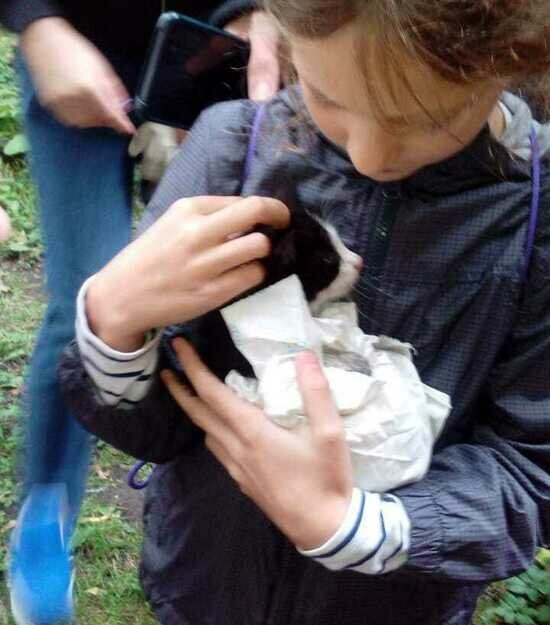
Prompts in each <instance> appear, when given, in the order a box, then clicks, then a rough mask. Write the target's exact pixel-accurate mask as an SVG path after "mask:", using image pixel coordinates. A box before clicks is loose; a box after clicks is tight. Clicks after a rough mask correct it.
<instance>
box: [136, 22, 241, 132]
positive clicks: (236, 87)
mask: <svg viewBox="0 0 550 625" xmlns="http://www.w3.org/2000/svg"><path fill="white" fill-rule="evenodd" d="M249 54H250V48H249V46H248V44H247V42H245V41H243V40H242V39H239V38H237V37H234V36H232V35H230V34H228V33H225V32H224V31H221V30H218V29H215V28H212V27H211V26H209V25H208V24H203V23H202V22H198V21H196V20H194V19H192V18H187V17H186V16H182V15H179V14H177V13H171V14H165V15H164V16H162V17H161V19H160V20H159V24H158V25H157V29H156V31H155V34H154V36H153V42H152V44H151V47H150V50H149V55H148V60H147V62H146V64H145V67H144V70H143V72H142V79H141V81H140V86H139V87H138V91H137V94H136V98H135V100H134V102H135V105H136V109H137V112H138V114H139V115H140V116H141V117H143V118H144V119H147V120H149V121H156V122H159V123H162V124H167V125H170V126H176V127H180V128H190V127H191V125H192V124H193V122H194V121H195V119H196V118H197V117H198V115H199V114H200V113H201V111H202V110H203V109H205V108H206V107H208V106H210V105H211V104H214V103H216V102H221V101H223V100H233V99H237V98H244V97H246V67H247V64H248V58H249Z"/></svg>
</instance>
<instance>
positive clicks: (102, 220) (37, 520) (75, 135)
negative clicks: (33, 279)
mask: <svg viewBox="0 0 550 625" xmlns="http://www.w3.org/2000/svg"><path fill="white" fill-rule="evenodd" d="M166 10H175V11H180V12H183V13H186V14H189V15H192V16H194V17H198V18H200V19H203V20H208V21H210V22H211V23H212V24H215V25H217V26H219V27H226V28H228V29H231V30H232V31H233V32H235V33H237V34H240V35H245V36H248V37H249V38H250V42H251V46H252V54H251V60H250V67H249V92H250V95H251V97H252V98H260V99H262V98H267V97H269V96H271V95H273V94H274V93H275V91H276V90H277V89H278V86H279V75H278V63H277V58H276V41H275V39H274V36H273V32H274V31H273V30H271V31H270V29H269V24H268V21H267V19H266V18H265V15H264V14H262V13H260V12H259V11H257V10H255V7H254V2H253V0H226V1H217V2H216V1H205V0H201V1H200V2H199V1H197V2H183V1H177V0H175V1H173V2H163V1H155V0H131V1H130V0H119V1H116V2H115V1H113V2H109V3H102V2H81V1H80V0H27V1H24V2H22V1H20V0H3V1H2V2H0V22H1V23H2V24H3V25H4V26H6V27H7V28H8V29H10V30H12V31H14V32H16V33H19V35H20V38H19V48H20V54H19V58H18V61H17V73H18V78H19V83H20V87H21V102H22V109H23V121H24V128H25V132H26V134H27V137H28V139H29V142H30V146H31V153H30V166H31V173H32V177H33V180H34V182H35V185H36V188H37V194H38V204H39V211H40V221H41V227H42V233H43V240H44V244H45V261H44V269H45V277H46V288H47V294H48V306H47V310H46V314H45V317H44V320H43V323H42V327H41V329H40V332H39V335H38V339H37V343H36V346H35V350H34V354H33V356H32V361H31V365H30V372H29V376H28V381H27V388H26V394H25V395H26V398H25V401H26V405H25V407H24V413H25V414H24V416H25V418H26V444H25V458H24V462H23V470H24V486H23V504H22V507H21V511H20V514H19V516H18V520H17V524H16V527H15V529H14V531H13V533H12V538H11V544H10V596H11V603H12V610H13V614H14V617H15V619H16V622H17V623H18V624H23V623H25V625H28V624H29V623H30V624H34V623H40V625H49V624H53V623H55V624H56V625H59V624H63V623H69V622H72V621H73V618H74V609H73V600H72V576H73V573H72V563H71V560H70V547H69V543H70V538H71V535H72V533H73V530H74V527H75V524H76V522H77V518H78V514H79V509H80V505H81V501H82V497H83V494H84V490H85V481H86V476H87V472H88V465H89V458H90V451H91V444H90V440H91V439H90V436H89V435H88V434H87V433H85V432H84V430H83V429H81V428H80V426H79V425H78V424H77V423H76V422H75V421H74V420H73V419H72V418H71V416H70V415H69V414H68V412H67V409H66V407H65V405H64V403H63V400H62V398H61V396H60V392H59V388H58V383H57V381H56V375H55V371H56V365H57V361H58V358H59V355H60V353H61V351H62V349H63V347H64V346H65V345H66V344H67V343H68V342H69V341H70V340H71V338H72V337H73V335H74V315H75V306H74V301H75V296H76V293H77V292H78V288H79V286H80V285H81V284H82V283H83V281H84V280H85V279H86V278H87V277H88V276H89V275H91V274H93V273H94V272H96V271H97V270H98V269H99V268H100V267H102V266H103V265H104V264H105V263H106V262H107V261H108V260H109V259H110V258H111V257H112V256H113V255H114V254H116V252H118V251H119V250H120V249H121V248H122V247H123V246H124V245H125V244H126V243H127V242H128V241H129V239H130V231H131V207H132V180H133V160H132V158H131V157H130V155H129V154H128V147H129V143H130V140H131V139H132V137H135V136H136V128H135V127H134V125H133V123H132V122H131V120H130V119H129V117H128V112H127V102H128V100H129V98H130V95H131V94H132V93H133V91H134V88H135V85H136V80H137V77H138V74H139V71H140V68H141V65H142V63H143V61H144V58H145V53H146V50H147V46H148V42H149V39H150V36H151V34H152V31H153V28H154V26H155V23H156V21H157V19H158V17H159V15H160V14H161V12H163V11H166ZM174 132H175V131H174V130H173V129H169V128H166V127H163V128H158V127H157V128H155V129H153V131H152V132H151V129H148V130H147V131H146V132H144V131H141V133H142V134H141V136H140V131H139V130H138V134H137V138H135V139H134V144H133V148H132V154H133V155H136V154H138V153H141V152H144V153H145V154H144V164H145V166H144V169H145V173H146V175H150V176H151V177H152V178H155V179H156V178H158V177H159V176H160V174H161V173H162V170H163V169H164V167H165V165H166V163H167V162H168V160H169V159H170V157H171V156H172V154H173V152H174V149H175V140H174V138H173V137H174ZM144 134H145V135H146V136H145V139H146V140H144V138H143V135H144ZM136 144H137V147H136ZM0 217H1V216H0ZM4 229H6V228H5V227H4Z"/></svg>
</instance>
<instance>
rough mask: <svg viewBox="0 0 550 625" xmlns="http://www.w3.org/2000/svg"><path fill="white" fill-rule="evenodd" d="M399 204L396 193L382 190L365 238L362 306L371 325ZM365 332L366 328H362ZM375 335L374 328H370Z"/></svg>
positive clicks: (366, 319)
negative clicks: (365, 272)
mask: <svg viewBox="0 0 550 625" xmlns="http://www.w3.org/2000/svg"><path fill="white" fill-rule="evenodd" d="M400 204H401V194H400V193H399V192H398V191H391V190H386V189H383V190H382V202H381V203H380V204H379V205H378V206H377V208H376V213H375V216H374V219H373V222H372V223H373V224H374V227H373V228H372V230H371V232H370V234H369V236H368V238H367V248H366V253H367V263H366V265H367V274H366V276H365V277H364V281H363V283H362V293H363V297H362V299H363V304H364V305H366V306H367V308H368V310H367V316H366V317H365V321H367V323H368V324H369V325H371V324H372V316H371V311H373V310H374V307H375V304H376V298H377V296H378V295H379V294H380V289H381V286H382V285H381V284H380V279H381V276H382V274H383V272H384V266H385V264H386V258H387V255H388V249H389V245H390V239H391V234H392V231H393V228H394V225H395V220H396V217H397V212H398V209H399V206H400ZM363 329H364V330H366V328H363ZM369 331H371V332H372V333H373V334H377V333H378V332H377V329H376V328H374V327H373V328H370V329H369Z"/></svg>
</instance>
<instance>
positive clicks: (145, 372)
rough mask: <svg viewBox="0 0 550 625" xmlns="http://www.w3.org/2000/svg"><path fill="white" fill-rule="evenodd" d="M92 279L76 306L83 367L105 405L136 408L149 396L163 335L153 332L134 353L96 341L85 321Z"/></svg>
mask: <svg viewBox="0 0 550 625" xmlns="http://www.w3.org/2000/svg"><path fill="white" fill-rule="evenodd" d="M92 279H93V276H92V278H89V279H88V280H86V282H85V283H84V284H83V285H82V287H81V289H80V291H79V293H78V299H77V304H76V322H75V330H76V340H77V343H78V348H79V350H80V354H81V356H82V360H83V362H84V367H85V369H86V371H87V373H88V375H89V376H90V378H91V379H92V380H93V382H94V384H95V385H96V388H97V390H98V394H99V396H100V398H101V400H102V401H103V403H105V404H107V405H110V406H116V405H118V404H119V403H122V402H124V403H126V404H129V405H131V404H134V403H136V402H138V401H140V400H141V399H143V397H145V395H146V394H147V391H148V390H149V387H150V386H151V383H152V376H153V374H154V372H155V370H156V366H157V362H158V352H159V342H160V332H158V331H156V332H154V334H153V336H152V338H150V339H149V340H148V341H147V342H146V343H145V345H144V346H143V347H142V348H141V349H138V350H137V351H135V352H130V353H125V352H119V351H117V350H115V349H113V348H111V347H109V346H108V345H107V344H105V343H104V342H103V341H102V340H101V339H100V338H99V337H97V336H96V335H95V334H94V333H93V332H92V331H91V330H90V326H89V324H88V319H87V317H86V291H87V289H88V286H89V284H90V280H92Z"/></svg>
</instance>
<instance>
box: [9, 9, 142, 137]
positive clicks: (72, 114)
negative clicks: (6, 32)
mask: <svg viewBox="0 0 550 625" xmlns="http://www.w3.org/2000/svg"><path fill="white" fill-rule="evenodd" d="M21 50H22V51H23V54H24V56H25V59H26V61H27V64H28V66H29V69H30V72H31V75H32V78H33V82H34V85H35V87H36V91H37V94H38V99H39V100H40V103H41V104H42V106H44V107H45V108H47V109H48V110H49V111H50V112H51V113H52V115H54V116H55V117H56V118H57V119H58V120H59V121H60V122H61V123H63V124H65V125H67V126H77V127H79V128H90V127H106V128H112V129H113V130H116V131H117V132H120V133H123V134H132V133H133V132H134V131H135V128H134V125H133V124H132V122H131V121H130V120H129V119H128V116H127V115H126V112H125V108H124V103H125V102H126V101H127V100H128V98H129V95H128V92H127V90H126V87H125V86H124V85H123V83H122V81H121V80H120V78H119V77H118V76H117V74H116V73H115V70H114V69H113V68H112V66H111V64H110V63H109V61H108V60H107V59H106V58H105V56H103V54H102V53H101V52H100V51H99V50H98V49H97V48H96V47H95V46H94V45H93V44H92V43H91V42H90V41H88V39H86V38H85V37H83V36H82V35H81V34H80V33H79V32H78V31H77V30H75V29H74V28H73V27H72V26H71V25H70V24H69V22H67V21H66V20H64V19H62V18H60V17H45V18H42V19H39V20H36V21H35V22H33V23H32V24H31V25H30V26H29V27H28V28H27V29H26V30H25V31H24V32H23V34H22V36H21Z"/></svg>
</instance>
